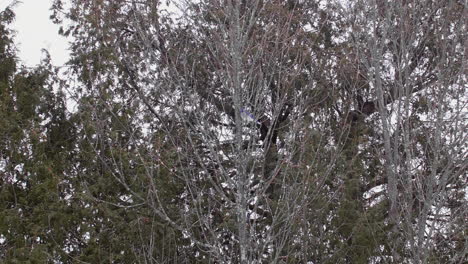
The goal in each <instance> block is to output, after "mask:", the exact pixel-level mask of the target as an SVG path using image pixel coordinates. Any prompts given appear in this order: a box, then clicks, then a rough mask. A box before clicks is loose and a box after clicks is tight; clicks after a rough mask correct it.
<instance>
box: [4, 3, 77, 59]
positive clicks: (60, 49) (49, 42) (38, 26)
mask: <svg viewBox="0 0 468 264" xmlns="http://www.w3.org/2000/svg"><path fill="white" fill-rule="evenodd" d="M11 2H12V0H0V9H1V10H3V9H4V8H5V7H6V6H7V5H8V4H10V3H11ZM21 2H22V3H19V4H18V5H17V6H16V8H15V9H14V11H15V13H16V21H15V23H14V24H13V28H14V29H15V30H16V31H17V35H16V38H15V42H16V44H17V48H18V50H19V53H18V55H19V57H20V58H21V60H22V61H23V63H24V64H26V65H27V66H34V65H37V64H38V63H39V62H40V60H41V57H42V53H41V49H43V48H45V49H47V50H49V52H50V55H51V56H52V63H53V64H54V65H55V66H60V65H63V64H65V62H66V61H67V60H68V51H67V47H68V44H67V40H66V39H65V38H64V37H62V36H59V35H58V33H57V32H58V29H59V26H58V25H55V24H54V23H52V21H51V20H50V19H49V17H50V15H51V11H50V10H49V9H50V6H51V4H52V0H21Z"/></svg>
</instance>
